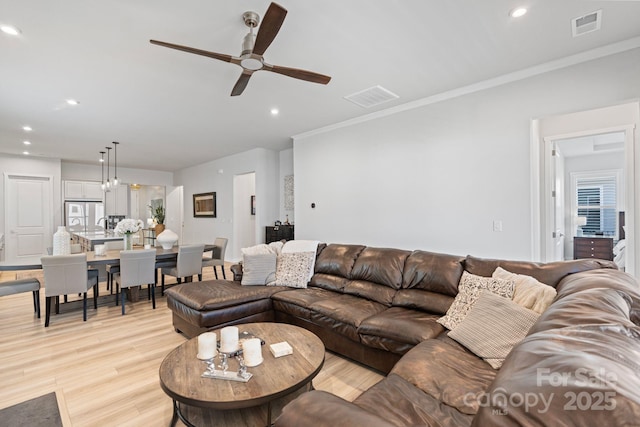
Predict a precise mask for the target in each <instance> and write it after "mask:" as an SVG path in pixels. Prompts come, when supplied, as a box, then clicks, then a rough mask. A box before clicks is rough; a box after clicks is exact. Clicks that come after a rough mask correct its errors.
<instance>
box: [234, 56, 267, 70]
mask: <svg viewBox="0 0 640 427" xmlns="http://www.w3.org/2000/svg"><path fill="white" fill-rule="evenodd" d="M240 65H241V66H242V68H244V69H245V70H250V71H257V70H259V69H261V68H262V66H263V65H264V64H263V62H262V61H261V60H259V59H258V58H254V57H253V56H252V55H245V56H244V57H243V58H241V59H240Z"/></svg>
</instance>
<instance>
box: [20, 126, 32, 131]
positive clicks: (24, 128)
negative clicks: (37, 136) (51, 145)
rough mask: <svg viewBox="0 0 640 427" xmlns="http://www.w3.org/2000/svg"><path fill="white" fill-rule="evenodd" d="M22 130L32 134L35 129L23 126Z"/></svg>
mask: <svg viewBox="0 0 640 427" xmlns="http://www.w3.org/2000/svg"><path fill="white" fill-rule="evenodd" d="M22 130H23V131H25V132H31V131H32V130H33V128H32V127H31V126H22Z"/></svg>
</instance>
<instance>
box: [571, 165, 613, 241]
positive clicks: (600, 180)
mask: <svg viewBox="0 0 640 427" xmlns="http://www.w3.org/2000/svg"><path fill="white" fill-rule="evenodd" d="M616 187H617V177H616V176H615V175H609V176H595V175H594V176H589V177H578V178H576V207H577V216H578V217H586V218H587V224H586V225H584V226H582V231H583V232H584V233H585V234H596V233H597V234H600V233H602V234H603V235H605V236H615V234H616V206H617V200H616V197H617V188H616Z"/></svg>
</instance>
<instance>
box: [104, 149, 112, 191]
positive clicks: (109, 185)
mask: <svg viewBox="0 0 640 427" xmlns="http://www.w3.org/2000/svg"><path fill="white" fill-rule="evenodd" d="M104 148H106V149H107V182H106V184H105V185H106V187H107V189H106V191H109V189H110V188H111V181H110V180H109V164H110V163H111V147H104Z"/></svg>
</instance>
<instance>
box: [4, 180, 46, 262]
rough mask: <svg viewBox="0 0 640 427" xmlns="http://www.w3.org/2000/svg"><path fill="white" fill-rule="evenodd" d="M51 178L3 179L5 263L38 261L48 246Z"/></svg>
mask: <svg viewBox="0 0 640 427" xmlns="http://www.w3.org/2000/svg"><path fill="white" fill-rule="evenodd" d="M51 180H52V179H51V177H44V176H20V175H5V195H6V197H5V221H6V223H5V230H6V233H5V234H6V237H5V261H6V262H20V261H21V260H26V259H30V258H40V256H42V254H44V253H46V248H47V246H50V243H51V236H52V234H51V229H52V219H53V214H52V205H51V195H52V185H51Z"/></svg>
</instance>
